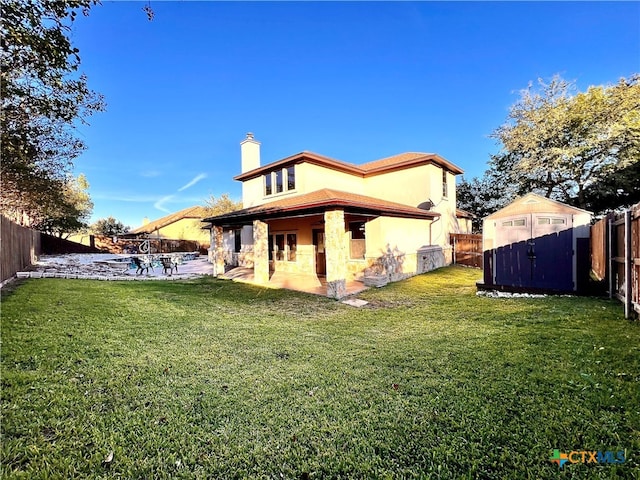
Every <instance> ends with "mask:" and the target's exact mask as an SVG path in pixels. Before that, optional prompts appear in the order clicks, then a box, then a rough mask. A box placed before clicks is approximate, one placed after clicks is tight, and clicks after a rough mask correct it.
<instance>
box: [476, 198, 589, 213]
mask: <svg viewBox="0 0 640 480" xmlns="http://www.w3.org/2000/svg"><path fill="white" fill-rule="evenodd" d="M537 212H540V213H566V214H571V215H578V214H581V213H587V214H589V215H591V212H588V211H587V210H582V209H581V208H577V207H572V206H571V205H567V204H566V203H562V202H559V201H557V200H553V199H551V198H547V197H543V196H542V195H538V194H536V193H527V194H526V195H524V196H522V197H519V198H516V199H515V200H514V201H513V202H511V203H510V204H509V205H507V206H506V207H503V208H501V209H500V210H498V211H496V212H494V213H492V214H491V215H489V216H487V217H485V218H486V219H492V218H501V217H506V216H509V215H518V214H526V213H537Z"/></svg>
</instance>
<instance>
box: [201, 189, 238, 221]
mask: <svg viewBox="0 0 640 480" xmlns="http://www.w3.org/2000/svg"><path fill="white" fill-rule="evenodd" d="M204 207H205V208H206V209H207V215H208V216H210V217H215V216H217V215H223V214H225V213H229V212H235V211H236V210H240V209H241V208H242V201H235V200H231V198H229V194H228V193H223V194H222V195H220V196H219V197H218V198H216V197H215V195H210V196H209V198H208V199H207V200H205V204H204Z"/></svg>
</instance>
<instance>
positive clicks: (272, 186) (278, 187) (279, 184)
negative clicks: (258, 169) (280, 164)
mask: <svg viewBox="0 0 640 480" xmlns="http://www.w3.org/2000/svg"><path fill="white" fill-rule="evenodd" d="M295 168H296V167H295V165H292V166H290V167H287V168H281V169H278V170H273V171H271V172H268V173H265V174H264V195H265V197H266V196H268V195H275V194H277V193H282V192H285V191H289V190H295V188H296V170H295Z"/></svg>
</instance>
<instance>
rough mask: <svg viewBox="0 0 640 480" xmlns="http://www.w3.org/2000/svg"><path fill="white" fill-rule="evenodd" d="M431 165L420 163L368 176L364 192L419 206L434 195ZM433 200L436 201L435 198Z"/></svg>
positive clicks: (372, 195)
mask: <svg viewBox="0 0 640 480" xmlns="http://www.w3.org/2000/svg"><path fill="white" fill-rule="evenodd" d="M429 167H430V165H420V166H417V167H414V168H409V169H406V170H398V171H395V172H389V173H385V174H382V175H374V176H372V177H367V178H365V179H364V184H365V193H364V194H365V195H369V196H371V197H376V198H381V199H383V200H388V201H391V202H398V203H403V204H405V205H409V206H412V207H417V206H418V205H420V204H421V203H422V202H425V201H427V200H429V198H430V197H431V196H432V185H431V182H430V178H429V173H430V172H429ZM438 170H439V169H438ZM440 175H441V174H440ZM441 190H442V189H441ZM432 200H433V201H434V202H435V199H432Z"/></svg>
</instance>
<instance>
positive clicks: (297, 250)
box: [203, 189, 438, 299]
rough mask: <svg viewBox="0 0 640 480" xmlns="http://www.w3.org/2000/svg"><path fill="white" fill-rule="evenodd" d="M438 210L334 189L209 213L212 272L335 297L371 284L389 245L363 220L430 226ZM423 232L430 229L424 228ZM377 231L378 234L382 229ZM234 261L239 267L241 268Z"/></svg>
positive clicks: (206, 220) (207, 220) (256, 282)
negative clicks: (369, 277)
mask: <svg viewBox="0 0 640 480" xmlns="http://www.w3.org/2000/svg"><path fill="white" fill-rule="evenodd" d="M437 217H438V214H437V213H435V212H432V211H428V210H423V209H419V208H414V207H410V206H407V205H402V204H398V203H394V202H388V201H385V200H380V199H376V198H372V197H367V196H364V195H358V194H352V193H347V192H339V191H334V190H331V189H323V190H318V191H315V192H312V193H309V194H303V195H298V196H294V197H287V198H282V199H281V200H277V201H274V202H269V203H266V204H263V205H258V206H255V207H250V208H245V209H242V210H238V211H235V212H231V213H227V214H224V215H219V216H216V217H210V218H206V219H204V220H203V221H204V222H207V223H208V224H209V225H208V226H207V227H205V228H209V229H210V231H211V250H210V256H209V258H210V261H211V262H212V263H213V264H214V268H213V270H214V275H216V276H220V277H223V278H231V279H234V280H238V281H245V282H250V283H255V284H259V285H263V286H267V287H273V288H290V289H293V290H300V291H305V292H310V293H316V294H320V295H326V296H328V297H331V298H336V299H339V298H342V297H345V296H347V295H351V294H354V293H357V292H359V291H361V290H363V289H365V288H366V287H365V285H364V284H363V282H361V281H358V280H359V279H360V278H359V277H362V275H363V273H364V271H365V270H366V269H368V268H369V267H371V266H372V258H371V255H369V256H367V255H366V250H367V248H369V249H370V253H373V252H376V255H380V252H382V253H383V254H384V252H385V251H386V250H385V248H384V245H383V244H381V242H380V241H377V238H378V237H379V236H380V234H379V233H378V234H377V236H375V235H373V231H371V236H370V237H369V238H366V235H365V230H366V228H365V226H366V225H368V224H371V222H372V221H375V220H377V219H382V218H395V219H411V220H417V221H419V222H425V221H426V222H425V223H420V224H419V225H420V226H422V227H424V229H428V225H429V222H430V221H433V219H434V218H437ZM424 231H425V232H426V231H427V230H424ZM376 233H377V232H376ZM235 267H241V268H240V269H238V268H235Z"/></svg>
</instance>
